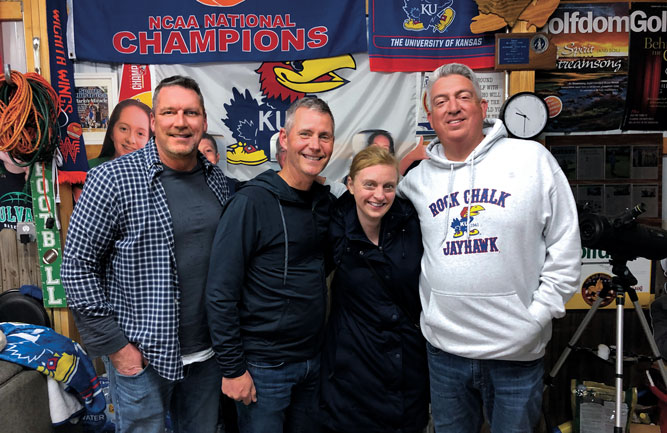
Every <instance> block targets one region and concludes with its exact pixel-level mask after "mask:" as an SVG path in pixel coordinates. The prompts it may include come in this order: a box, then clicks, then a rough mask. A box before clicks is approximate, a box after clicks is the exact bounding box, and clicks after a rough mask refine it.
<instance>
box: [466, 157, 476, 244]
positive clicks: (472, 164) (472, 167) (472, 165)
mask: <svg viewBox="0 0 667 433" xmlns="http://www.w3.org/2000/svg"><path fill="white" fill-rule="evenodd" d="M474 187H475V151H474V150H473V151H472V154H471V162H470V186H469V188H468V197H470V200H471V203H468V223H467V224H466V240H467V241H469V240H470V219H471V218H472V216H471V215H470V212H471V209H470V208H471V207H472V190H473V188H474Z"/></svg>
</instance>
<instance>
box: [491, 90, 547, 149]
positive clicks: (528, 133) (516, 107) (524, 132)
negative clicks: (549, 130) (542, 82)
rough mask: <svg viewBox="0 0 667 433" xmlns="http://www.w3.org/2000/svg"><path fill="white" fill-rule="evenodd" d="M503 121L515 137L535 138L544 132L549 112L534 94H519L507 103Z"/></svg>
mask: <svg viewBox="0 0 667 433" xmlns="http://www.w3.org/2000/svg"><path fill="white" fill-rule="evenodd" d="M502 119H503V122H504V123H505V127H506V128H507V130H508V131H509V133H510V134H512V135H513V136H515V137H518V138H533V137H535V136H537V135H539V134H540V133H541V132H542V131H543V130H544V128H545V126H546V125H547V120H548V119H549V112H548V109H547V104H546V103H545V102H544V101H543V100H542V98H540V97H539V96H537V95H535V94H534V93H529V92H525V93H517V94H516V95H513V96H512V97H510V99H508V100H507V102H506V103H505V106H504V107H503V115H502Z"/></svg>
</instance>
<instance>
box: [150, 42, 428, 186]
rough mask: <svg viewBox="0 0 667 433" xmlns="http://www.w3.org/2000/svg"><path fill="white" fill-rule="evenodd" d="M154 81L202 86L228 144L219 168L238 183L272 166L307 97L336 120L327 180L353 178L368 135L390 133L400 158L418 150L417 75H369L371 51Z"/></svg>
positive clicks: (203, 70)
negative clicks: (285, 128)
mask: <svg viewBox="0 0 667 433" xmlns="http://www.w3.org/2000/svg"><path fill="white" fill-rule="evenodd" d="M154 75H155V82H156V83H158V82H159V81H160V80H162V79H163V78H166V77H169V76H172V75H187V76H190V77H192V78H194V79H195V80H197V82H198V83H199V85H200V87H201V89H202V93H203V94H204V101H205V105H206V113H207V116H208V132H209V133H210V134H212V135H214V136H223V137H224V138H223V139H222V140H218V144H219V145H220V144H222V142H224V146H220V149H219V150H220V154H221V159H220V166H221V167H222V169H223V171H224V172H225V173H226V174H228V175H230V176H232V177H235V178H237V179H240V180H247V179H249V178H252V177H254V176H256V175H257V174H259V173H261V172H262V171H264V170H266V169H267V168H269V167H273V166H274V164H272V163H271V160H273V159H274V154H275V148H272V146H271V144H270V142H271V137H272V136H273V135H274V134H275V133H276V132H278V131H279V130H280V127H281V126H282V124H283V122H284V113H285V110H286V109H287V107H289V105H290V103H291V102H292V101H294V100H296V99H298V98H301V97H303V96H304V95H317V96H319V97H320V98H322V99H324V100H325V101H327V103H328V104H329V106H330V107H331V110H332V112H333V114H334V119H335V123H336V130H335V135H336V141H335V146H334V153H333V157H332V159H331V161H330V162H329V165H328V166H327V168H326V169H325V170H324V172H323V175H324V176H327V177H329V178H331V179H342V178H343V177H344V176H345V175H346V174H347V171H348V167H349V164H350V161H351V160H352V157H353V156H354V154H355V153H356V152H358V151H359V150H361V149H362V148H363V147H364V145H365V140H366V137H367V136H368V135H369V132H364V131H368V130H374V129H383V130H386V131H389V132H390V133H391V134H392V136H393V138H394V143H395V150H396V155H397V156H398V157H399V159H400V158H401V157H402V156H404V155H405V154H406V153H408V152H409V151H410V150H411V149H412V148H413V147H414V146H415V133H416V124H417V121H416V105H417V104H416V97H417V96H416V95H417V92H418V90H417V89H416V85H415V83H416V82H417V79H416V75H415V73H396V72H394V73H379V72H371V71H370V69H369V62H368V55H367V54H366V53H362V54H354V55H349V56H339V57H334V58H328V59H316V60H304V61H300V62H264V63H230V64H220V63H216V64H199V65H155V66H154ZM218 138H219V137H218ZM225 146H226V147H227V148H226V149H225V148H224V147H225Z"/></svg>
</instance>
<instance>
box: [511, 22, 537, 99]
mask: <svg viewBox="0 0 667 433" xmlns="http://www.w3.org/2000/svg"><path fill="white" fill-rule="evenodd" d="M534 31H536V28H535V26H529V25H528V23H527V22H526V21H519V22H518V23H517V24H516V25H515V26H514V27H513V28H512V33H526V32H534ZM534 90H535V71H511V72H510V73H509V95H507V96H508V97H510V96H512V95H514V94H515V93H519V92H532V91H534Z"/></svg>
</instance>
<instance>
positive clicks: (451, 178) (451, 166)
mask: <svg viewBox="0 0 667 433" xmlns="http://www.w3.org/2000/svg"><path fill="white" fill-rule="evenodd" d="M453 186H454V164H452V163H450V164H449V182H448V185H447V194H449V193H451V192H452V187H453ZM449 209H451V206H447V211H446V212H445V236H444V239H443V240H442V245H445V242H446V241H447V233H449V224H450V223H449Z"/></svg>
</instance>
